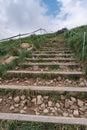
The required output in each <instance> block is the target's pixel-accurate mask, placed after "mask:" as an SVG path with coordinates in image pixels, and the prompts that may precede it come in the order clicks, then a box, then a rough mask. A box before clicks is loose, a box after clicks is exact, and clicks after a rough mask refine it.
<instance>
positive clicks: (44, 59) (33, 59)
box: [26, 58, 75, 62]
mask: <svg viewBox="0 0 87 130" xmlns="http://www.w3.org/2000/svg"><path fill="white" fill-rule="evenodd" d="M26 60H27V61H40V60H41V61H44V62H45V61H66V62H67V61H75V59H74V58H26Z"/></svg>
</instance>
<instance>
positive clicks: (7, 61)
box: [4, 56, 16, 64]
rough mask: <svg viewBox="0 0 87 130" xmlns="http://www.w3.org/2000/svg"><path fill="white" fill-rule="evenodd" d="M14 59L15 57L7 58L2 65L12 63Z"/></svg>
mask: <svg viewBox="0 0 87 130" xmlns="http://www.w3.org/2000/svg"><path fill="white" fill-rule="evenodd" d="M15 58H16V57H15V56H10V57H9V58H7V59H6V60H5V61H4V63H5V64H9V63H10V62H12V61H13V60H14V59H15Z"/></svg>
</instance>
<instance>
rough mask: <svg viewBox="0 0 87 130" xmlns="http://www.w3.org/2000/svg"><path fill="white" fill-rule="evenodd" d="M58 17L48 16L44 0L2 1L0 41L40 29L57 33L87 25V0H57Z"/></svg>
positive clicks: (0, 6)
mask: <svg viewBox="0 0 87 130" xmlns="http://www.w3.org/2000/svg"><path fill="white" fill-rule="evenodd" d="M57 1H58V2H60V3H61V5H62V6H61V7H60V12H58V14H57V15H56V17H55V18H54V17H52V16H46V11H47V6H45V5H42V4H41V2H42V0H25V1H24V0H0V39H1V38H4V37H8V36H12V35H15V34H18V33H25V32H31V31H34V30H36V29H39V28H45V29H47V30H53V31H56V30H58V29H60V28H62V27H68V28H72V27H75V26H79V25H82V24H87V17H86V14H87V0H57Z"/></svg>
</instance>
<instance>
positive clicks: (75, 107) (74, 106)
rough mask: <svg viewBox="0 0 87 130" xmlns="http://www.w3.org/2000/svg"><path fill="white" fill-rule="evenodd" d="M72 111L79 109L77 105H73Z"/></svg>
mask: <svg viewBox="0 0 87 130" xmlns="http://www.w3.org/2000/svg"><path fill="white" fill-rule="evenodd" d="M70 109H71V110H76V109H78V106H77V105H76V104H74V105H72V106H71V107H70Z"/></svg>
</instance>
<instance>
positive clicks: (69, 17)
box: [53, 0, 87, 28]
mask: <svg viewBox="0 0 87 130" xmlns="http://www.w3.org/2000/svg"><path fill="white" fill-rule="evenodd" d="M57 1H58V2H61V4H62V7H61V11H60V13H59V14H58V15H57V16H56V18H55V20H54V21H53V23H54V25H59V27H60V28H61V27H68V28H72V27H75V26H80V25H83V24H87V17H86V14H87V0H57Z"/></svg>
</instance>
